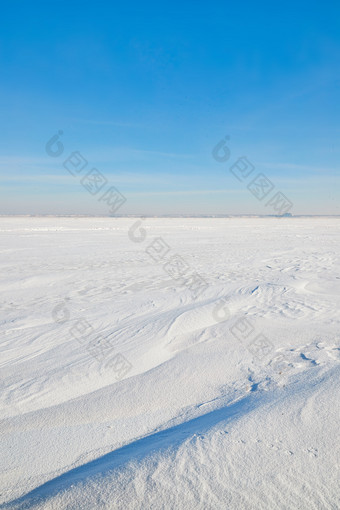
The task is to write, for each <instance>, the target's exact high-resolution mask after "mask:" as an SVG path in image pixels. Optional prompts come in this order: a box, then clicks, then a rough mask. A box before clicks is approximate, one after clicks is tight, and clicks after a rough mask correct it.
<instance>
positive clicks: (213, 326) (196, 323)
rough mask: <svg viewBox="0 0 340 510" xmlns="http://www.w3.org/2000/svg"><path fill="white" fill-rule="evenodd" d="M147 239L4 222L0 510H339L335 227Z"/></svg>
mask: <svg viewBox="0 0 340 510" xmlns="http://www.w3.org/2000/svg"><path fill="white" fill-rule="evenodd" d="M136 221H137V219H133V218H119V219H115V218H1V219H0V243H1V244H0V267H1V280H0V301H1V316H0V328H1V344H0V352H1V388H2V392H1V414H2V416H3V420H2V422H1V435H2V445H1V450H2V451H1V459H2V466H1V491H0V493H1V495H0V502H1V503H2V504H1V505H0V508H6V509H7V508H8V509H15V508H17V509H21V508H22V509H23V508H37V509H78V508H79V509H84V508H85V509H87V508H88V509H95V508H100V509H102V508H103V509H116V508H117V509H123V508H124V509H126V508H128V509H130V508H131V509H139V508H143V509H144V508H152V509H172V508H181V509H182V508H183V509H194V508H195V509H196V508H202V509H218V508H221V509H222V508H223V509H225V508H228V509H239V508H242V509H249V510H250V509H253V508H256V509H286V508H294V509H295V508H297V509H314V508H315V509H320V508H325V509H328V508H329V509H338V508H340V495H339V489H338V480H339V460H340V456H339V441H338V424H339V418H340V412H339V410H340V407H339V402H340V399H339V384H338V381H339V376H340V334H339V331H340V328H339V322H340V320H339V304H340V257H339V246H340V243H339V241H340V232H339V224H340V220H339V219H336V218H284V219H283V218H281V219H277V218H249V219H247V218H230V219H229V218H227V219H220V218H219V219H212V218H206V219H198V218H197V219H187V218H186V219H180V218H176V219H170V218H169V219H145V220H144V221H143V222H142V223H141V226H142V228H143V229H145V233H144V235H143V236H142V238H141V241H140V242H134V241H133V240H131V236H129V235H128V232H129V231H131V228H132V226H133V225H134V224H135V223H136ZM144 237H145V239H144ZM158 238H161V239H162V240H163V241H164V242H165V243H166V246H167V247H168V248H167V249H168V251H167V253H166V254H165V255H164V257H163V258H162V259H160V256H159V253H158V255H157V254H156V252H155V251H152V253H153V255H154V258H158V259H159V260H158V261H155V260H154V258H152V257H151V256H150V255H149V253H151V251H150V250H151V249H150V245H151V244H152V243H153V242H154V240H155V239H158ZM163 246H164V245H163ZM176 254H178V255H179V256H180V257H182V259H183V260H184V261H185V263H186V264H187V267H188V271H189V272H196V273H198V274H199V275H200V276H201V277H202V278H203V279H204V281H205V282H206V286H205V287H204V288H203V290H202V292H201V293H199V295H198V296H194V295H193V292H192V289H191V288H190V287H189V285H188V283H187V284H185V280H183V279H181V278H178V279H175V278H173V277H172V276H171V275H170V274H169V273H168V272H167V271H166V268H165V267H164V264H165V263H166V262H167V261H169V259H170V258H171V257H172V256H174V255H176ZM167 267H168V266H167ZM254 339H255V340H254ZM261 342H262V343H261Z"/></svg>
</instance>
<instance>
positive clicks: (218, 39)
mask: <svg viewBox="0 0 340 510" xmlns="http://www.w3.org/2000/svg"><path fill="white" fill-rule="evenodd" d="M0 65H1V79H0V109H1V118H0V119H1V120H0V129H1V136H0V149H1V150H0V183H1V191H0V214H108V207H107V204H105V201H103V200H98V199H99V198H100V196H102V195H103V193H105V190H107V189H108V188H109V187H111V186H114V187H115V188H116V189H118V190H119V192H120V193H121V194H122V195H124V197H126V199H127V200H126V202H125V203H124V204H123V205H122V206H121V208H120V209H119V211H118V213H119V214H154V215H157V214H272V213H273V210H272V209H271V206H270V205H266V203H267V202H268V201H270V198H271V197H272V196H274V194H275V193H277V192H282V193H284V195H285V196H286V197H287V198H288V199H289V200H290V202H291V203H292V204H293V206H292V208H291V210H290V212H292V213H293V214H340V200H339V199H340V168H339V161H340V148H339V141H340V3H339V2H335V1H333V2H329V1H325V2H322V3H320V2H314V3H313V2H312V3H311V2H305V1H300V2H289V1H288V2H272V1H271V2H261V1H259V2H250V1H249V2H219V1H217V2H213V3H208V2H201V1H195V2H191V1H189V2H184V3H183V2H177V1H173V2H130V3H128V4H125V5H122V3H121V2H113V1H111V2H109V1H96V2H94V1H93V2H77V1H68V2H64V1H63V0H61V1H58V2H56V1H53V2H52V1H44V2H39V1H31V2H24V1H21V2H19V1H17V0H11V1H9V0H7V1H4V2H3V3H2V13H1V20H0ZM58 130H62V131H63V135H62V136H61V138H60V139H61V140H62V143H63V147H64V150H63V153H62V154H61V155H60V156H58V157H51V156H49V155H48V154H47V153H46V150H45V146H46V143H47V142H48V141H49V140H50V139H51V137H52V136H53V135H55V134H56V133H57V132H58ZM226 135H228V136H229V137H230V138H229V140H228V148H229V150H230V158H229V159H228V160H227V161H225V162H217V161H216V160H214V158H213V157H212V150H213V148H214V147H215V146H216V144H217V143H218V142H219V141H220V140H221V139H222V138H223V137H224V136H226ZM75 151H79V153H80V154H81V155H82V156H83V157H84V158H85V159H86V160H87V162H88V165H87V167H86V168H85V170H84V171H83V173H82V174H81V175H85V174H86V173H87V172H88V171H90V170H91V169H92V168H96V169H97V170H99V171H100V172H101V173H102V174H103V175H104V176H105V179H106V180H107V182H106V183H105V186H104V187H103V188H102V189H101V190H100V191H98V193H97V194H95V195H92V194H90V193H89V192H88V191H87V190H86V189H85V188H84V186H83V185H82V184H81V182H80V180H81V176H80V175H76V176H72V175H71V174H70V173H69V172H68V171H67V170H66V169H65V168H64V166H63V162H64V161H65V159H67V158H68V157H69V155H70V154H71V153H72V152H75ZM241 156H246V157H247V159H248V161H249V162H251V164H252V165H253V166H254V167H255V169H254V171H253V173H252V174H251V178H249V179H248V180H247V179H245V180H244V181H242V182H239V181H238V180H237V179H236V178H235V176H234V175H233V174H232V173H231V172H230V166H232V165H233V164H234V163H235V161H237V160H238V158H240V157H241ZM257 174H263V175H265V176H266V177H267V178H268V179H269V180H270V182H271V183H272V184H273V186H275V187H274V189H273V190H272V191H271V192H270V194H268V195H267V196H266V197H265V198H264V199H262V200H258V198H256V197H255V196H254V195H253V194H252V193H251V192H250V191H249V189H248V188H247V186H248V185H249V183H250V182H251V180H252V178H253V177H254V178H256V176H257Z"/></svg>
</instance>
